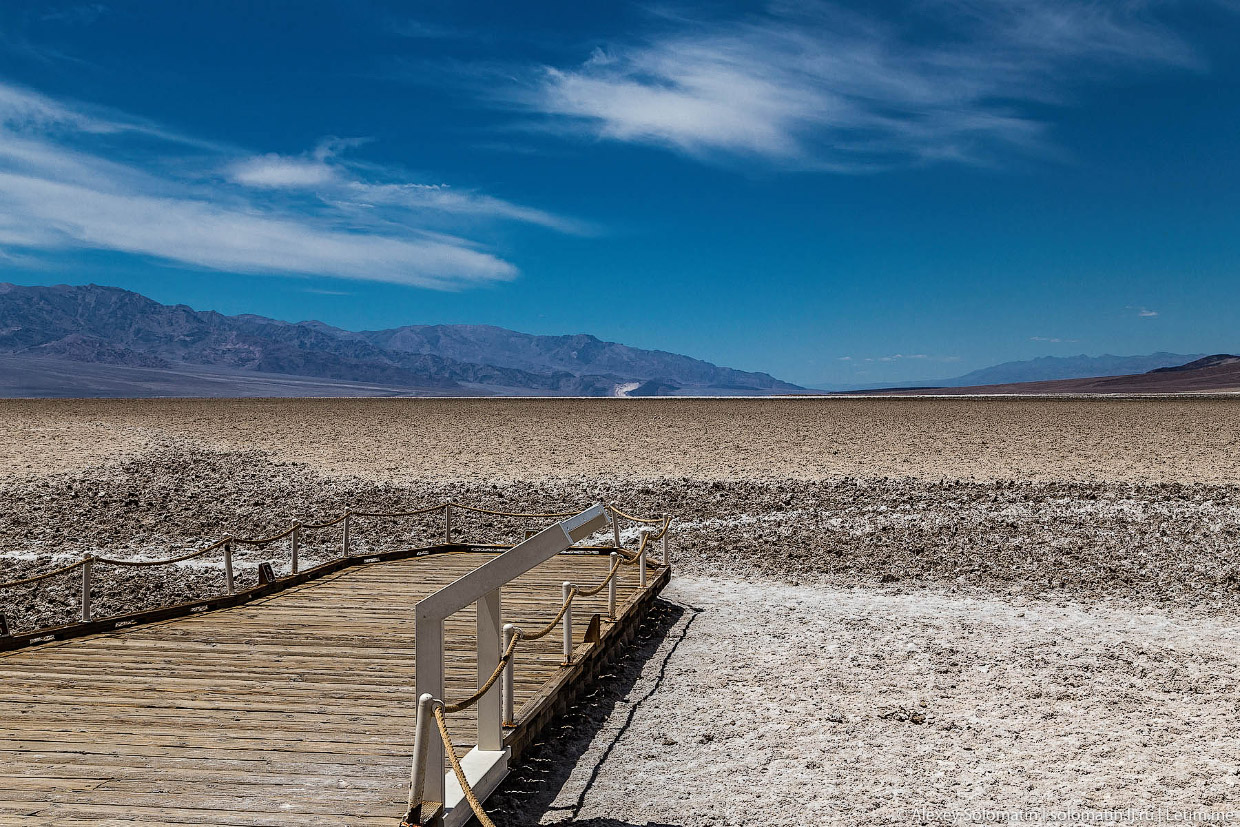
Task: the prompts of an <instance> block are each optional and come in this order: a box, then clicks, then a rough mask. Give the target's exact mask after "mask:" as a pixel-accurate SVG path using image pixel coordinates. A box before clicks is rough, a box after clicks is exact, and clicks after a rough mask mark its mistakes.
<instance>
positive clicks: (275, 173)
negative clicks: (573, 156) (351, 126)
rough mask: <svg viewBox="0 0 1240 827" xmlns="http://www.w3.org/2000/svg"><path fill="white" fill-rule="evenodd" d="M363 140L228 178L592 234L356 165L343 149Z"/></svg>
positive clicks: (278, 158) (265, 162)
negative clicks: (350, 160)
mask: <svg viewBox="0 0 1240 827" xmlns="http://www.w3.org/2000/svg"><path fill="white" fill-rule="evenodd" d="M359 143H361V142H360V141H356V140H340V139H330V140H327V141H324V142H322V143H320V144H319V146H317V147H316V148H315V149H314V151H312V152H310V153H306V154H304V155H299V156H288V155H277V154H274V153H268V154H265V155H258V156H253V157H249V158H244V159H241V160H239V161H236V162H234V163H232V164H231V165H230V166H229V167H228V169H227V170H226V172H227V177H228V178H229V180H231V181H233V182H234V183H237V184H243V185H245V186H249V187H256V188H261V189H271V190H290V191H292V190H306V191H310V192H313V193H314V194H315V196H316V197H318V198H319V199H320V200H321V201H322V202H323V203H326V204H331V205H332V206H334V207H336V208H339V209H352V210H370V209H373V208H376V207H379V208H390V209H394V210H401V211H409V212H412V213H423V214H425V213H427V212H433V213H442V214H449V215H458V216H472V217H480V218H497V219H504V220H510V221H518V222H522V223H526V224H535V225H538V226H541V227H546V228H548V229H552V230H556V231H558V232H564V233H573V234H587V233H590V232H593V230H592V228H591V227H590V226H589V225H588V224H587V223H586V222H583V221H578V220H575V219H570V218H565V217H563V216H559V215H555V214H554V213H550V212H547V211H545V210H539V209H536V208H534V207H527V206H524V205H521V204H514V203H512V202H511V201H505V200H504V199H502V198H496V197H494V196H490V195H486V194H484V193H478V192H474V191H471V190H460V189H456V188H454V187H452V186H451V185H449V184H444V183H416V182H409V181H401V180H396V179H398V177H399V176H398V175H397V174H396V173H395V172H393V171H391V170H383V169H376V168H375V167H374V166H373V165H363V164H352V163H350V162H349V161H348V160H347V159H346V158H345V157H343V154H342V152H343V150H345V149H348V148H350V147H353V146H356V145H357V144H359Z"/></svg>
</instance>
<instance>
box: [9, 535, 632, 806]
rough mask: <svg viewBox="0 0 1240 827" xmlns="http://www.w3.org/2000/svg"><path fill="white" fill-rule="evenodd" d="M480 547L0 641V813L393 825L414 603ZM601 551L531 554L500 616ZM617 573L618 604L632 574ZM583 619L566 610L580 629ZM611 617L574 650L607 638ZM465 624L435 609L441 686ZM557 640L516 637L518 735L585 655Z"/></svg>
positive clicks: (463, 651)
mask: <svg viewBox="0 0 1240 827" xmlns="http://www.w3.org/2000/svg"><path fill="white" fill-rule="evenodd" d="M496 553H498V552H497V551H494V550H487V551H480V552H467V551H450V552H444V553H438V554H434V555H430V556H411V555H403V556H402V555H399V554H397V555H393V556H390V557H388V558H385V562H382V563H375V564H367V565H363V566H353V567H351V568H347V569H344V570H335V571H320V572H319V574H318V575H316V577H317V579H310V578H305V579H304V580H305V581H306V582H297V583H284V584H283V585H281V586H280V588H279V589H272V590H268V591H267V592H263V593H254V594H253V595H251V596H249V597H247V599H246V600H242V601H237V602H236V603H235V605H230V606H225V607H224V608H220V609H215V610H211V611H206V612H202V613H197V614H193V613H189V612H188V609H187V610H186V611H185V612H182V614H181V615H179V616H173V615H168V616H164V615H163V614H159V613H155V614H151V615H149V616H144V620H143V622H142V624H141V625H135V626H130V627H127V628H124V629H115V628H112V627H110V626H108V625H107V624H103V625H100V624H97V623H96V624H91V625H90V626H89V628H88V629H87V630H88V631H92V632H93V633H92V634H90V635H89V636H85V637H77V638H71V639H58V640H54V641H50V642H47V643H43V644H38V645H33V646H27V647H25V648H19V649H12V650H9V651H5V652H0V827H4V825H9V824H13V825H21V827H34V825H36V824H37V825H54V824H70V823H73V824H78V823H83V822H85V823H88V824H92V825H96V826H97V825H101V824H113V823H115V824H125V825H133V824H135V823H140V824H146V825H152V827H158V825H185V824H218V825H229V827H243V826H251V827H252V826H253V825H258V826H259V827H262V825H268V824H280V825H281V827H283V825H286V824H288V823H290V821H293V820H295V821H297V822H298V823H302V824H324V825H327V824H331V825H336V824H340V825H345V824H348V825H359V826H360V827H370V825H372V824H376V825H377V824H379V823H383V824H385V825H391V824H392V823H394V822H395V821H396V820H397V819H398V818H399V817H400V815H401V813H402V811H403V801H404V791H405V785H406V784H407V783H408V772H409V761H410V757H411V752H412V740H413V728H414V727H413V724H414V720H415V712H414V706H413V698H412V695H413V685H414V681H413V678H414V669H413V667H414V662H415V658H414V656H415V652H414V623H413V615H412V606H413V604H414V603H416V602H417V600H419V599H421V597H423V596H425V595H427V594H429V593H431V592H433V591H435V590H437V589H439V588H441V587H442V586H444V585H446V584H447V583H450V582H452V581H454V580H455V579H456V578H458V577H460V576H461V575H462V574H464V573H465V572H468V571H471V570H473V569H474V568H477V566H478V565H480V564H481V563H482V562H485V561H486V560H489V559H491V558H493V557H494V556H495V554H496ZM609 566H610V560H609V559H608V558H607V557H605V556H597V555H561V556H557V557H555V558H553V559H551V560H549V561H547V562H546V563H544V564H542V565H540V566H538V567H537V568H535V569H534V570H532V571H530V572H528V573H527V574H525V575H523V576H522V577H520V578H517V579H516V580H514V581H513V582H512V583H511V584H509V585H508V586H506V587H505V588H504V594H503V612H504V618H505V620H507V621H509V622H514V623H516V624H518V625H520V626H525V627H527V628H533V627H536V626H540V625H542V624H543V623H544V622H546V620H548V619H550V618H551V617H552V616H553V615H554V614H555V612H556V610H557V608H558V605H559V596H560V584H561V583H562V582H563V581H565V580H571V581H573V582H577V583H580V584H582V585H585V586H587V587H588V586H589V585H593V584H594V583H597V582H600V581H601V580H602V578H603V577H605V576H606V574H607V571H608V568H609ZM622 574H627V575H628V576H626V577H625V578H624V579H623V580H622V581H621V583H620V589H619V592H620V595H621V600H622V602H623V605H625V606H626V607H629V608H634V607H636V605H637V604H636V603H635V600H636V598H637V597H639V596H640V595H639V594H638V591H637V589H636V587H635V581H636V576H635V573H634V572H632V571H631V570H629V571H628V572H623V571H622ZM647 591H648V592H649V591H650V590H647ZM189 605H190V604H186V606H189ZM605 610H606V595H605V594H601V595H598V596H595V597H592V598H579V599H578V602H576V603H575V604H574V612H575V613H579V616H582V615H584V616H587V617H588V616H589V615H590V614H592V613H605ZM622 619H623V618H622ZM586 625H587V624H585V623H583V622H578V623H576V624H575V630H574V631H575V635H574V638H575V640H576V641H577V642H578V644H583V639H584V634H585V630H586ZM612 625H613V624H610V623H604V630H603V634H602V640H601V642H600V644H590V645H589V646H586V647H585V648H584V649H583V650H582V651H583V652H586V653H587V654H588V652H589V651H594V650H596V649H598V648H599V646H600V645H603V644H607V643H608V642H609V641H610V640H612V638H614V637H615V635H612V636H610V637H609V635H608V630H609V629H610V628H611V627H612ZM78 631H82V629H78ZM474 635H475V628H474V618H473V613H472V611H468V610H467V611H465V612H460V613H457V614H455V615H453V616H452V617H450V618H449V620H448V621H447V623H446V624H445V645H446V653H445V664H444V665H445V689H446V692H447V694H448V697H449V699H451V698H453V697H460V696H464V695H466V694H469V692H470V691H471V690H472V689H473V687H474V686H475V685H476V682H477V675H476V672H475V670H476V666H475V663H474V651H473V647H474ZM560 656H561V654H560V647H559V638H558V636H556V635H551V636H549V637H547V638H544V639H543V640H540V641H531V642H527V643H526V644H525V645H523V646H522V647H521V648H520V650H519V653H518V658H517V673H516V674H517V680H516V691H517V703H518V705H519V707H520V709H521V712H520V715H519V721H520V723H519V725H518V727H517V728H516V729H515V730H510V731H509V737H510V738H512V737H514V735H516V736H519V738H520V739H526V738H528V737H530V734H531V723H530V722H531V721H533V720H535V719H539V720H541V719H542V718H545V717H546V711H547V708H548V707H547V703H548V700H549V699H552V700H553V699H554V698H555V697H556V696H557V695H558V694H559V693H561V692H562V690H563V689H564V687H566V686H568V685H570V684H572V683H573V681H574V680H575V679H576V676H577V675H578V674H579V673H583V672H584V670H581V669H570V670H564V669H562V668H561V666H560V663H559V661H560ZM549 686H551V687H556V689H555V690H554V691H550V690H549V689H548V687H549ZM450 731H451V733H452V735H453V738H454V741H455V742H456V744H457V747H458V751H459V752H464V751H465V750H466V749H468V746H469V743H470V742H471V740H472V738H473V734H474V726H473V719H472V716H470V715H468V714H464V715H458V716H453V718H452V719H451V721H450Z"/></svg>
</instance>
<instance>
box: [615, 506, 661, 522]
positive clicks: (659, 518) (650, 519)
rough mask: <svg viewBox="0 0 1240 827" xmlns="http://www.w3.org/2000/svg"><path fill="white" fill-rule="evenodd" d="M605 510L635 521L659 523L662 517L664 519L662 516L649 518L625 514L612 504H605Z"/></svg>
mask: <svg viewBox="0 0 1240 827" xmlns="http://www.w3.org/2000/svg"><path fill="white" fill-rule="evenodd" d="M607 510H608V511H610V512H611V513H612V514H615V515H616V516H617V517H623V518H624V519H626V520H632V521H633V522H635V523H661V522H663V519H664V518H663V517H653V518H649V519H648V518H646V517H634V516H633V515H632V514H625V513H624V512H623V511H621V510H620V509H618V508H616V507H615V506H614V505H609V506H607Z"/></svg>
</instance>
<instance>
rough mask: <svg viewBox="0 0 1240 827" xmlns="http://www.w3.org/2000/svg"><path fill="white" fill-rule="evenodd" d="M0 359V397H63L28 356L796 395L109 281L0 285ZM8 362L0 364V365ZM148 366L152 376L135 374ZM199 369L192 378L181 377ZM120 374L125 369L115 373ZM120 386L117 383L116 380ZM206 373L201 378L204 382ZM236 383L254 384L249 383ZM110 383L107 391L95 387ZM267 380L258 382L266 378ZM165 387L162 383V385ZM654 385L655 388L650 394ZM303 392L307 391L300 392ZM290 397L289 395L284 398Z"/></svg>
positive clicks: (692, 362)
mask: <svg viewBox="0 0 1240 827" xmlns="http://www.w3.org/2000/svg"><path fill="white" fill-rule="evenodd" d="M0 354H6V355H8V356H10V357H12V359H16V360H20V365H19V363H18V362H17V361H12V360H10V362H9V363H8V369H9V370H10V373H11V374H12V375H13V376H15V377H16V376H20V377H23V378H21V379H20V380H16V379H14V380H13V381H10V382H8V383H6V382H5V381H3V377H0V393H8V394H14V393H22V392H23V391H21V390H20V389H21V388H28V389H30V390H29V391H28V392H29V393H31V394H36V393H37V395H66V394H71V393H72V392H73V390H74V389H73V388H72V387H68V388H64V389H63V390H64V393H61V392H59V391H58V390H57V389H56V388H55V387H54V385H55V383H51V384H49V382H47V381H43V382H35V383H33V384H31V382H30V381H28V380H29V379H30V377H32V376H33V375H34V373H37V371H34V373H32V370H33V369H32V368H31V364H32V363H31V362H30V359H31V358H34V357H38V358H46V359H55V360H58V361H60V362H73V363H79V367H78V368H74V369H72V370H68V369H65V368H63V367H62V368H58V369H57V371H55V375H57V376H61V377H64V379H63V382H64V383H68V384H70V385H73V384H82V386H83V393H84V395H90V393H88V391H89V390H90V388H91V387H93V386H94V384H95V383H92V382H91V381H89V373H90V372H89V370H87V369H85V368H83V367H81V365H96V366H102V365H109V366H114V367H116V368H124V369H125V370H112V371H104V372H100V376H103V374H106V375H107V376H108V377H111V378H110V379H108V380H107V382H103V380H102V379H101V380H100V381H101V382H103V384H102V385H100V386H99V391H100V393H104V395H116V394H119V393H124V394H127V395H146V394H143V393H141V388H142V386H143V382H144V381H146V380H144V379H142V378H141V377H144V376H149V377H151V380H150V381H151V383H152V388H156V390H152V391H151V394H150V395H168V394H169V393H176V390H175V386H176V379H175V375H176V374H178V373H181V374H184V375H185V376H186V380H185V382H184V383H183V384H184V385H185V392H186V393H195V394H196V393H200V392H201V390H202V388H203V387H207V388H209V389H215V390H217V391H219V392H218V393H213V394H211V395H229V394H228V392H227V391H228V384H229V383H228V377H229V376H243V375H250V374H253V375H255V376H257V375H259V374H261V375H263V376H264V377H276V379H277V381H273V382H271V383H268V384H269V385H270V386H271V387H272V388H273V389H277V390H278V389H279V388H281V387H286V386H287V387H292V388H303V387H309V385H306V384H305V383H288V382H280V381H278V377H280V376H293V377H303V378H307V379H313V380H325V381H319V382H318V383H317V384H315V383H311V384H314V386H315V387H320V386H321V387H322V388H329V387H334V386H335V385H337V384H339V383H345V384H344V385H342V386H341V387H343V388H344V390H342V391H340V392H341V393H346V392H348V391H349V387H348V383H364V384H365V385H366V386H367V387H368V388H369V389H370V391H371V392H382V389H383V388H390V389H391V390H392V391H393V392H401V393H405V392H410V391H425V392H428V393H436V394H445V393H456V392H460V393H469V394H479V393H480V394H522V395H525V394H555V395H569V396H608V395H613V394H614V393H616V392H617V390H618V389H633V390H635V391H636V392H638V393H641V392H643V391H645V392H647V393H649V392H652V391H653V392H654V393H658V394H660V395H663V394H671V393H682V394H683V393H704V394H711V393H769V392H780V391H795V390H799V388H797V386H795V385H790V384H788V383H785V382H780V381H778V380H776V379H774V378H772V377H771V376H768V375H767V374H764V373H746V372H744V371H737V370H732V369H730V368H720V367H717V366H715V365H712V364H710V363H708V362H702V361H699V360H697V359H690V358H689V357H686V356H678V355H676V354H672V353H662V352H660V351H646V350H638V349H636V348H629V347H626V346H624V345H619V344H614V343H610V342H602V341H600V340H598V339H596V338H594V337H593V336H586V335H578V336H530V335H527V334H522V333H516V332H514V331H510V330H504V329H502V328H496V327H482V326H473V325H456V326H452V325H437V326H425V327H404V328H397V329H395V330H388V331H362V332H351V331H345V330H341V329H339V328H334V327H331V326H330V325H325V324H323V323H321V322H300V323H296V324H293V323H289V322H282V321H278V320H275V319H268V318H265V317H263V316H255V315H250V314H243V315H239V316H224V315H222V314H219V313H215V312H213V311H196V310H193V309H192V308H189V307H187V306H185V305H175V306H170V305H163V304H160V303H158V302H155V301H152V300H151V299H148V298H146V297H145V296H141V295H139V294H137V293H132V292H129V291H127V290H120V289H117V288H113V287H100V286H97V285H88V286H85V287H75V286H66V285H57V286H54V287H24V286H18V285H12V284H0ZM5 369H6V365H5V364H0V373H3V371H4V370H5ZM142 371H156V373H150V374H147V373H142ZM191 376H192V377H196V378H194V379H193V380H192V381H191V379H190V378H189V377H191ZM118 377H123V380H122V379H121V378H118ZM118 382H119V384H117V383H118ZM204 382H205V384H204ZM242 384H244V385H245V386H246V387H251V388H252V387H258V386H259V385H261V384H262V383H255V382H253V381H247V382H244V383H242ZM105 385H106V387H107V388H110V389H112V390H111V391H109V392H106V393H105V392H104V386H105ZM263 386H264V387H266V386H267V385H263ZM170 389H171V390H170ZM651 389H652V390H651ZM307 393H309V391H307ZM282 395H287V394H282Z"/></svg>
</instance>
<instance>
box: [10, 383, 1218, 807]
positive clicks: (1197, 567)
mask: <svg viewBox="0 0 1240 827" xmlns="http://www.w3.org/2000/svg"><path fill="white" fill-rule="evenodd" d="M0 415H2V416H3V417H4V422H5V424H6V425H7V427H6V428H5V429H4V433H3V434H0V469H3V476H2V477H0V498H2V501H3V503H4V505H3V507H2V508H0V541H2V544H0V548H2V549H3V551H0V580H7V579H10V578H12V577H19V576H23V575H25V574H29V573H33V572H35V571H39V570H44V569H46V568H49V567H52V566H54V565H55V564H56V563H57V562H62V561H68V560H71V559H75V558H76V557H77V556H79V555H80V554H81V553H82V552H84V551H106V552H119V551H123V552H125V553H127V554H130V555H142V554H149V555H151V556H164V555H166V554H167V553H168V552H169V550H173V549H188V548H193V547H195V546H196V545H198V544H200V543H203V542H204V541H206V540H213V539H215V538H217V537H219V536H220V535H221V534H223V533H233V534H238V535H244V534H247V533H255V534H257V533H261V532H263V531H264V530H267V529H270V528H271V527H273V526H281V525H285V524H287V522H288V520H290V519H293V518H306V517H307V516H309V515H312V514H323V513H328V512H339V511H340V510H342V509H343V508H344V507H345V506H346V505H347V506H351V507H354V508H363V507H369V506H372V505H373V506H378V507H387V506H416V505H418V504H422V503H430V502H434V501H437V500H440V499H442V498H444V497H448V496H451V497H454V498H457V499H459V500H462V501H467V502H472V503H476V504H480V505H484V506H504V507H516V508H520V509H524V508H534V509H543V508H549V509H555V510H559V509H560V508H564V507H573V506H583V505H586V504H589V503H590V502H594V501H609V502H614V503H616V504H618V505H621V506H626V507H627V508H628V509H629V510H631V511H632V512H634V513H643V514H658V513H663V512H668V513H672V514H674V515H676V518H677V521H676V523H675V524H674V527H673V535H672V536H673V538H674V540H673V552H674V555H675V563H676V571H675V576H674V579H673V582H672V585H671V586H670V587H669V588H668V590H667V591H666V592H665V600H664V602H663V603H662V604H661V606H660V608H659V611H658V612H656V613H655V615H653V616H652V617H651V618H650V620H649V621H648V623H647V625H646V628H645V629H644V632H643V636H642V638H641V640H640V642H639V645H638V646H637V647H636V648H635V650H634V653H633V655H632V657H630V658H628V659H627V660H625V661H624V662H622V663H620V664H618V665H617V666H616V667H615V668H614V669H613V670H612V672H611V673H610V674H609V675H607V676H605V678H604V680H603V681H602V682H601V684H600V685H599V687H598V689H597V691H596V692H595V693H594V695H593V696H592V697H591V698H590V699H589V700H588V702H587V703H585V704H583V705H582V706H581V707H580V708H579V709H578V710H576V711H575V712H574V713H573V714H571V715H570V716H569V717H568V718H566V719H565V721H564V725H563V726H562V727H559V728H558V729H557V731H556V734H555V735H553V736H552V737H551V738H550V740H548V741H547V742H546V743H544V744H543V745H541V746H540V747H539V748H538V749H537V750H536V753H535V754H534V755H533V756H531V760H530V761H528V762H526V764H525V765H524V766H523V767H522V768H521V769H520V770H519V771H518V772H516V773H514V775H513V776H512V777H511V778H510V779H509V781H508V782H507V783H506V784H505V786H504V787H503V788H502V790H501V792H500V794H499V795H498V796H497V797H495V798H493V799H492V801H491V802H490V805H489V806H490V808H491V809H492V810H493V811H494V812H495V814H496V819H497V822H499V823H502V824H511V825H518V824H540V823H575V824H590V825H600V826H601V825H612V826H613V827H623V825H645V824H648V823H652V824H663V825H682V826H683V827H690V826H691V825H692V826H693V827H697V825H715V824H728V825H732V824H736V825H741V824H778V825H800V824H807V823H830V824H845V825H851V824H866V825H897V824H900V825H902V824H935V823H1157V819H1159V818H1161V819H1163V821H1165V822H1170V821H1177V820H1178V823H1185V822H1186V821H1190V820H1191V819H1196V820H1197V821H1203V822H1206V823H1227V822H1228V821H1240V741H1238V740H1237V738H1236V735H1235V720H1236V716H1237V713H1238V712H1240V706H1238V703H1237V697H1238V696H1237V680H1238V678H1237V675H1240V650H1237V646H1236V644H1237V635H1238V634H1240V633H1238V632H1237V631H1236V630H1237V628H1238V627H1240V624H1238V620H1240V599H1238V598H1240V566H1237V562H1236V549H1237V546H1238V545H1240V487H1238V486H1237V479H1240V476H1238V475H1240V450H1238V448H1240V444H1238V443H1240V400H1225V399H1213V398H1172V399H1165V398H1164V399H987V400H979V399H914V398H899V399H771V400H662V399H656V400H628V399H623V400H530V399H521V400H479V399H468V400H441V399H440V400H428V399H364V400H363V399H344V400H340V399H337V400H232V401H229V400H210V401H182V400H145V401H124V400H92V401H73V400H65V401H22V400H18V401H7V402H2V403H0ZM520 529H521V527H514V526H511V525H501V524H499V523H498V522H497V521H493V520H491V521H488V520H486V519H483V518H477V522H476V523H475V524H472V525H470V526H469V527H468V530H469V531H470V532H471V533H475V532H476V533H478V534H485V535H486V536H488V537H499V536H502V535H504V533H505V532H509V534H511V535H515V533H516V532H519V531H520ZM402 530H403V531H404V532H405V534H404V535H401V534H399V533H397V532H396V531H395V530H394V529H393V528H392V527H388V526H383V525H375V526H373V527H372V528H370V529H368V530H359V533H358V539H357V542H359V543H363V544H367V543H369V544H374V545H376V546H380V545H386V544H390V543H394V542H406V541H407V539H408V537H409V533H410V531H412V533H413V534H417V533H418V531H420V530H425V532H426V533H427V535H428V536H430V535H431V534H433V532H434V531H435V526H434V525H432V524H430V523H428V524H427V525H426V526H419V525H414V526H412V527H410V526H405V527H404V528H403V529H402ZM322 542H323V543H324V544H326V543H327V542H329V539H324V540H323V541H322ZM315 553H316V546H314V545H313V544H311V546H310V547H309V548H308V549H307V554H308V556H309V557H310V558H311V559H313V556H314V554H315ZM319 553H327V552H326V546H325V545H323V546H322V547H321V550H320V552H319ZM275 563H276V567H277V569H279V568H280V567H281V566H282V565H283V566H286V565H287V561H282V560H276V561H275ZM241 568H242V569H243V570H245V571H249V570H250V569H251V568H253V566H250V565H248V564H246V565H243V566H241ZM144 576H145V575H144ZM220 577H221V574H220V572H218V571H216V570H215V569H214V568H212V567H210V566H198V567H194V566H188V565H187V566H186V567H185V568H184V569H183V570H182V571H181V572H179V576H178V577H177V578H169V579H167V580H161V581H158V582H152V581H150V580H149V579H147V580H137V579H128V580H127V579H124V578H122V577H120V576H119V575H116V576H114V577H113V578H112V579H110V580H109V581H108V582H107V585H106V588H105V593H104V594H103V595H102V596H101V597H100V604H99V607H100V609H102V610H105V611H107V610H110V609H119V608H133V607H139V606H142V605H149V604H153V603H158V602H162V601H165V600H168V599H171V598H175V597H183V596H186V595H187V594H189V593H193V592H195V591H200V590H214V589H217V588H218V583H217V581H218V579H219V578H220ZM71 588H72V584H60V585H56V584H52V585H49V586H47V587H44V588H43V589H41V590H39V591H37V592H31V591H27V592H19V591H18V590H14V591H12V592H11V593H8V594H0V600H2V601H4V602H5V604H6V612H8V614H9V617H10V620H11V621H14V622H15V623H16V625H19V626H22V625H29V626H33V625H40V624H47V623H54V622H57V621H60V620H64V619H67V618H64V617H62V613H63V611H64V609H63V608H62V607H63V603H62V602H61V601H60V600H59V599H58V597H59V594H60V592H58V591H57V590H58V589H60V590H71ZM1108 818H1109V819H1110V820H1109V821H1108V820H1105V819H1108ZM1124 818H1127V819H1128V820H1127V821H1123V820H1122V819H1124ZM1070 819H1075V821H1072V820H1070ZM1091 819H1092V820H1091Z"/></svg>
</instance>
